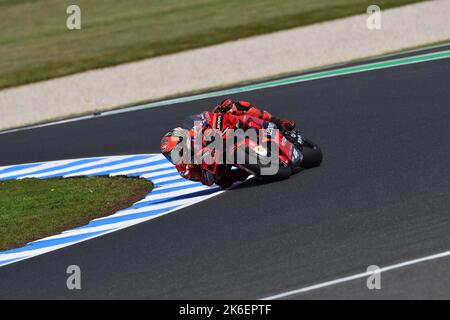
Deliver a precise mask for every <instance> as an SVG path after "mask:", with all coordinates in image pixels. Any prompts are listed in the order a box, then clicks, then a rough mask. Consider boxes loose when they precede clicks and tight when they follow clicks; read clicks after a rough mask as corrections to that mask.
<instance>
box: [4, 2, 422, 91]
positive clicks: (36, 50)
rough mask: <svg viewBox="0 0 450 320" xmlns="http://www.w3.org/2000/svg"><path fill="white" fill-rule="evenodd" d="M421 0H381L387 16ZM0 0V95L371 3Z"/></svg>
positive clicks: (344, 12) (344, 13) (295, 24)
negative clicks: (77, 11) (77, 19)
mask: <svg viewBox="0 0 450 320" xmlns="http://www.w3.org/2000/svg"><path fill="white" fill-rule="evenodd" d="M420 1H423V0H378V1H377V2H376V4H377V5H379V6H380V7H381V9H382V10H384V9H388V8H391V7H395V6H400V5H404V4H408V3H413V2H420ZM71 4H72V1H69V0H40V1H35V0H0V57H1V59H0V89H1V88H6V87H11V86H15V85H20V84H25V83H29V82H33V81H39V80H45V79H49V78H54V77H58V76H63V75H67V74H72V73H76V72H80V71H85V70H89V69H94V68H100V67H106V66H111V65H115V64H119V63H123V62H128V61H134V60H139V59H143V58H148V57H154V56H158V55H163V54H168V53H174V52H178V51H182V50H187V49H192V48H197V47H202V46H208V45H212V44H217V43H221V42H224V41H229V40H235V39H239V38H244V37H249V36H254V35H258V34H263V33H268V32H273V31H277V30H282V29H287V28H293V27H298V26H302V25H307V24H312V23H316V22H320V21H325V20H331V19H336V18H341V17H345V16H350V15H354V14H362V13H365V12H366V9H367V7H368V6H369V5H371V4H373V1H372V0H283V1H274V0H246V1H242V0H228V1H223V0H183V1H180V0H165V1H160V0H133V1H123V0H96V1H92V0H78V1H77V2H76V4H77V5H79V6H80V8H81V30H72V31H69V30H68V29H67V28H66V19H67V14H66V8H67V7H68V6H69V5H71Z"/></svg>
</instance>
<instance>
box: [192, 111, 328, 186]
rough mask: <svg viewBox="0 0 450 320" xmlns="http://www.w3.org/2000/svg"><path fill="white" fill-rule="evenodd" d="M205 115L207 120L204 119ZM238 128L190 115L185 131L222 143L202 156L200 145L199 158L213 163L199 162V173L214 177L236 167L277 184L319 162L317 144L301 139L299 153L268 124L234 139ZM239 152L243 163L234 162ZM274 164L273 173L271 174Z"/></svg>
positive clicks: (213, 116) (218, 117) (217, 117)
mask: <svg viewBox="0 0 450 320" xmlns="http://www.w3.org/2000/svg"><path fill="white" fill-rule="evenodd" d="M205 114H207V117H208V119H205ZM240 126H241V123H240V122H239V121H237V120H236V119H229V117H225V116H224V115H223V114H218V113H202V114H200V115H193V116H190V117H189V118H187V119H186V120H185V121H184V122H183V127H184V128H185V129H187V130H189V129H193V130H194V131H195V132H204V129H205V127H206V128H209V129H212V131H213V132H214V133H215V138H217V137H218V136H220V138H221V139H222V141H223V142H224V147H223V148H222V149H220V150H219V149H213V150H209V151H208V152H205V149H208V145H207V144H205V143H204V142H202V144H203V149H202V152H203V153H204V154H203V155H202V157H205V156H206V157H209V158H210V159H211V157H212V158H214V160H213V161H211V160H209V161H204V162H203V161H202V162H201V165H202V169H204V170H207V171H209V172H210V173H211V174H213V175H215V174H216V172H217V171H218V170H219V169H223V167H224V166H225V167H227V168H228V169H232V167H236V168H239V169H242V170H245V171H247V172H248V173H249V174H251V175H253V176H255V177H256V178H260V179H275V180H279V179H286V178H289V177H290V176H291V175H292V174H293V173H296V172H298V171H300V170H301V169H309V168H313V167H317V166H319V165H320V164H321V162H322V158H323V156H322V151H321V150H320V148H319V146H318V145H317V144H315V143H314V142H313V141H311V140H310V139H307V138H304V137H302V138H303V143H302V148H301V149H302V150H300V149H299V147H297V146H295V145H294V144H293V143H292V142H291V141H289V140H288V139H287V138H286V137H285V135H284V133H283V132H282V131H281V130H278V128H277V127H276V125H275V124H274V123H272V122H267V121H262V126H261V127H260V128H249V127H246V128H245V129H247V130H253V132H252V133H253V134H250V135H248V134H244V136H239V135H237V136H236V134H235V133H236V129H241V127H240ZM231 129H233V130H231ZM244 132H245V131H244ZM232 135H234V136H232ZM228 139H232V140H231V141H232V143H231V144H230V143H228V144H227V143H225V142H226V141H228ZM218 150H219V151H218ZM239 152H240V154H241V155H242V154H243V155H244V156H245V157H244V158H245V161H237V159H238V156H237V155H238V154H239ZM226 156H228V157H226ZM225 158H227V159H233V160H234V161H232V162H231V163H230V162H229V161H223V160H224V159H225ZM221 160H222V161H221ZM274 160H275V161H274ZM274 164H275V165H276V168H275V170H273V166H274ZM271 169H272V170H271Z"/></svg>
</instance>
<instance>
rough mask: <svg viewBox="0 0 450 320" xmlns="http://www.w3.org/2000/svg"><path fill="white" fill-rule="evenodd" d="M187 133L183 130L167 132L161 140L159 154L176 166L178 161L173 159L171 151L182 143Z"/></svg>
mask: <svg viewBox="0 0 450 320" xmlns="http://www.w3.org/2000/svg"><path fill="white" fill-rule="evenodd" d="M186 135H187V132H186V130H184V129H183V128H175V129H173V130H170V131H169V132H167V133H166V134H165V135H164V136H163V137H162V139H161V144H160V146H159V147H160V149H161V153H162V154H163V155H164V156H165V157H166V158H167V160H169V161H170V162H172V163H173V164H175V165H176V164H177V163H178V162H179V161H177V160H179V159H173V157H172V151H173V150H174V148H175V147H176V146H177V145H179V144H180V143H182V142H183V140H184V138H185V137H186Z"/></svg>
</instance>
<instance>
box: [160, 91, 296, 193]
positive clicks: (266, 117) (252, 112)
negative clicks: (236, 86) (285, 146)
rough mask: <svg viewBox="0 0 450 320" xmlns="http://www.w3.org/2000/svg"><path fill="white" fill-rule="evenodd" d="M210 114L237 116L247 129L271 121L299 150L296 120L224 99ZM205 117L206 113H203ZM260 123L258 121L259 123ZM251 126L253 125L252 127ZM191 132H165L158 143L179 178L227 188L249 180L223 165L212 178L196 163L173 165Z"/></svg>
mask: <svg viewBox="0 0 450 320" xmlns="http://www.w3.org/2000/svg"><path fill="white" fill-rule="evenodd" d="M213 113H220V114H227V113H230V114H232V115H233V116H237V117H239V118H240V119H242V120H243V121H244V122H245V125H246V126H253V124H254V125H255V126H258V125H259V123H261V120H263V121H269V122H273V123H275V124H276V125H277V127H278V128H280V130H281V131H282V132H283V134H284V136H285V137H286V138H287V139H288V140H289V141H291V142H292V143H294V145H296V146H297V148H298V149H300V151H301V149H302V138H301V135H300V134H299V132H298V131H297V130H294V127H295V121H294V120H287V119H280V118H277V117H274V116H272V115H271V114H270V113H269V112H267V111H264V110H261V109H259V108H258V107H256V106H253V105H252V104H251V103H249V102H247V101H236V102H234V101H232V100H231V99H225V100H223V101H222V102H221V103H220V104H219V105H217V106H216V107H215V108H214V109H213ZM205 114H208V112H206V113H205ZM258 120H259V121H258ZM252 123H253V124H252ZM194 134H195V133H194V130H193V129H191V130H189V131H186V130H185V129H182V128H175V129H173V130H171V131H169V132H167V133H166V134H165V135H164V136H163V138H162V140H161V145H160V148H161V153H162V154H163V155H164V156H165V157H166V158H167V159H168V160H169V161H170V162H172V163H173V164H174V165H175V166H176V169H177V170H178V172H179V173H180V175H181V176H182V177H183V178H185V179H188V180H191V181H196V182H201V183H202V184H205V185H208V186H210V185H212V184H214V183H216V184H217V185H219V186H221V187H222V188H228V187H229V186H231V185H232V184H233V183H234V182H236V181H244V180H245V179H247V177H248V175H249V174H248V173H247V172H246V171H244V170H241V169H237V168H233V170H231V166H230V165H226V164H225V165H223V166H220V167H219V170H218V171H217V172H216V173H215V174H214V175H212V174H211V173H210V172H209V171H207V170H203V169H202V167H201V165H199V164H190V163H189V164H187V163H184V162H183V161H179V162H178V163H174V161H173V160H172V158H171V152H172V150H173V149H174V148H175V146H177V145H178V144H179V143H182V141H183V138H185V137H186V138H188V139H193V137H194Z"/></svg>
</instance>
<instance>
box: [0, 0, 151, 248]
mask: <svg viewBox="0 0 450 320" xmlns="http://www.w3.org/2000/svg"><path fill="white" fill-rule="evenodd" d="M0 3H1V2H0ZM152 187H153V185H152V183H151V182H149V181H147V180H144V179H138V178H127V177H114V178H110V177H91V178H70V179H48V180H40V179H23V180H8V181H0V250H6V249H11V248H17V247H19V246H22V245H25V244H26V243H27V242H30V241H33V240H37V239H41V238H43V237H46V236H50V235H55V234H58V233H60V232H62V231H64V230H68V229H71V228H73V227H77V226H82V225H84V224H86V223H88V222H89V221H90V220H92V219H94V218H98V217H102V216H107V215H109V214H112V213H114V212H116V211H118V210H120V209H124V208H127V207H129V206H131V205H132V204H133V203H135V202H137V201H139V200H141V199H142V198H144V197H145V195H147V194H148V193H149V192H150V191H151V189H152Z"/></svg>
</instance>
